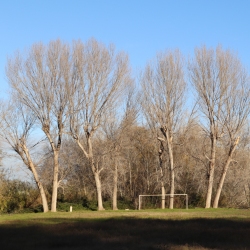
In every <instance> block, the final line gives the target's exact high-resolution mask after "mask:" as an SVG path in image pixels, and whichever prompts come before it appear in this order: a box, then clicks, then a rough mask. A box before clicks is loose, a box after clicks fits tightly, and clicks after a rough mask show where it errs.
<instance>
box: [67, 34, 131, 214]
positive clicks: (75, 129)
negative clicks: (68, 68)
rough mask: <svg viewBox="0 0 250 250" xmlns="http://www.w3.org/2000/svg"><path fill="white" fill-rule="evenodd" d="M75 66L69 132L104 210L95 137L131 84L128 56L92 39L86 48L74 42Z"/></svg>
mask: <svg viewBox="0 0 250 250" xmlns="http://www.w3.org/2000/svg"><path fill="white" fill-rule="evenodd" d="M74 67H75V70H76V72H77V79H76V80H77V84H78V87H77V93H76V94H75V95H74V96H72V101H71V104H72V106H71V116H70V133H71V135H72V137H73V138H74V140H75V141H76V143H77V144H78V145H79V147H80V148H81V150H82V152H83V154H84V155H85V157H86V158H87V159H88V162H89V167H90V168H91V169H92V172H93V175H94V178H95V184H96V190H97V197H98V210H103V209H104V208H103V204H102V188H101V179H100V172H101V171H102V168H101V169H99V166H98V162H97V161H96V156H95V155H94V149H93V148H94V147H95V145H94V142H93V141H94V135H95V133H96V131H97V130H98V129H99V128H100V127H101V126H102V124H103V120H104V119H108V114H109V112H110V111H111V110H112V109H114V108H117V107H118V103H119V102H120V101H121V100H120V98H121V96H122V94H123V90H124V88H125V87H126V85H128V84H130V82H131V78H130V74H129V72H130V71H129V65H128V56H127V55H126V54H125V53H122V52H120V53H116V52H115V48H114V46H113V45H110V46H108V47H107V46H105V45H104V44H102V43H100V42H97V41H96V40H94V39H91V40H89V41H88V42H87V43H86V45H84V44H83V43H81V42H76V43H75V46H74Z"/></svg>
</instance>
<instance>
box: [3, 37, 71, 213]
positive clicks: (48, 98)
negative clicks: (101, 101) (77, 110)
mask: <svg viewBox="0 0 250 250" xmlns="http://www.w3.org/2000/svg"><path fill="white" fill-rule="evenodd" d="M71 65H72V64H71V58H70V48H69V46H68V45H67V44H63V43H62V42H61V41H60V40H56V41H52V42H50V43H49V44H48V45H43V44H42V43H38V44H34V45H33V46H32V47H31V48H30V49H29V50H28V51H27V53H25V54H23V55H22V54H21V53H19V52H18V53H17V54H16V55H15V56H13V57H12V58H10V59H9V60H8V64H7V67H6V74H7V78H8V81H9V84H10V87H11V88H12V90H13V93H14V95H15V97H16V98H17V99H18V100H19V101H20V102H21V103H23V104H24V105H26V106H27V107H28V108H29V109H30V110H31V111H32V112H33V113H34V115H35V116H36V117H37V120H38V121H39V124H40V128H41V129H42V131H43V132H44V133H45V135H46V137H47V139H48V141H49V143H50V146H51V150H52V152H53V158H54V166H53V191H52V201H51V211H52V212H56V203H57V188H58V170H59V162H58V158H59V152H60V148H61V143H62V135H63V127H64V123H65V120H66V118H67V105H68V100H69V98H68V96H71V95H72V94H73V93H72V91H73V90H74V88H73V87H72V85H73V81H74V77H73V75H74V74H73V73H72V67H71Z"/></svg>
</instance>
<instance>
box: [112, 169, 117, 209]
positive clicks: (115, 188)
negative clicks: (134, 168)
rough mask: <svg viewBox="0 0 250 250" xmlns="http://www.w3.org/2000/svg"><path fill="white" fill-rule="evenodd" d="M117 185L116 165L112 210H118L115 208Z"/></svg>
mask: <svg viewBox="0 0 250 250" xmlns="http://www.w3.org/2000/svg"><path fill="white" fill-rule="evenodd" d="M117 183H118V167H117V164H115V172H114V189H113V210H118V208H117Z"/></svg>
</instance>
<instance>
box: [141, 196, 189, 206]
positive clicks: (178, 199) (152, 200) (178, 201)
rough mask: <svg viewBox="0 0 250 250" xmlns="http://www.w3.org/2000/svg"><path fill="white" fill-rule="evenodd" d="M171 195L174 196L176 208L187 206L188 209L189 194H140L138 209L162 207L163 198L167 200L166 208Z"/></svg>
mask: <svg viewBox="0 0 250 250" xmlns="http://www.w3.org/2000/svg"><path fill="white" fill-rule="evenodd" d="M170 196H171V197H173V196H174V206H175V208H186V209H188V195H187V194H172V195H170V194H165V197H163V196H162V194H151V195H150V194H141V195H139V207H138V209H139V210H141V209H160V208H161V204H162V200H164V201H165V204H166V208H167V207H168V205H169V200H170Z"/></svg>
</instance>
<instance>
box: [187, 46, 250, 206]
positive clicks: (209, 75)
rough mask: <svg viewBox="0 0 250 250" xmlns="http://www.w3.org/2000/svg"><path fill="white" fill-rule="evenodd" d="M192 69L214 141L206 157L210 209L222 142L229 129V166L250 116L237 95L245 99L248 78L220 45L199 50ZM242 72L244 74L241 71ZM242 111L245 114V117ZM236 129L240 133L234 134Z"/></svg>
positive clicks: (205, 126) (191, 63)
mask: <svg viewBox="0 0 250 250" xmlns="http://www.w3.org/2000/svg"><path fill="white" fill-rule="evenodd" d="M189 69H190V78H191V81H192V84H193V86H194V89H195V91H196V94H197V100H198V103H199V108H200V111H201V113H202V114H203V118H202V119H201V124H202V125H203V128H204V131H205V133H206V134H207V136H208V137H209V138H210V155H209V156H206V158H207V160H208V165H209V167H208V186H207V196H206V208H209V207H210V206H211V199H212V190H213V181H214V174H215V163H216V147H217V144H218V140H219V139H221V138H222V137H223V135H224V134H225V132H226V131H225V129H226V130H227V135H229V138H230V140H231V141H230V150H229V153H228V156H229V158H228V160H229V161H228V163H226V165H228V164H230V163H229V162H230V161H231V160H230V158H231V156H232V154H233V152H234V150H235V147H236V146H237V144H238V139H237V134H238V132H239V131H240V128H241V127H242V125H243V123H244V121H245V119H246V116H247V113H248V111H247V110H246V109H245V110H243V109H242V108H243V107H241V105H242V104H243V103H244V102H246V100H242V102H241V103H239V99H238V100H237V98H236V99H235V97H236V96H235V95H239V94H240V95H241V96H242V97H243V96H245V94H243V92H242V87H240V85H242V84H243V83H244V85H245V81H246V75H245V73H244V71H242V69H241V67H240V65H239V61H238V59H236V58H235V57H234V56H233V55H232V53H231V52H230V51H223V50H222V48H221V47H220V46H218V47H217V48H216V50H213V49H208V48H206V47H205V46H204V47H202V48H200V49H196V51H195V59H194V60H193V61H191V62H190V64H189ZM238 70H240V71H239V72H238ZM239 84H240V85H239ZM239 87H240V88H239ZM234 91H236V93H234ZM240 92H241V93H240ZM247 95H248V93H247ZM233 96H234V97H233ZM247 99H248V97H247ZM237 102H238V103H237ZM236 103H237V104H236ZM245 104H246V103H245ZM240 109H241V110H240ZM241 111H243V113H242V114H241V113H240V112H241ZM234 112H237V113H238V114H236V113H234ZM206 121H207V123H206ZM235 129H236V130H237V131H235V133H234V132H233V130H235ZM232 132H233V133H232ZM230 134H231V135H230ZM228 166H229V165H228ZM215 203H216V202H215Z"/></svg>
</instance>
